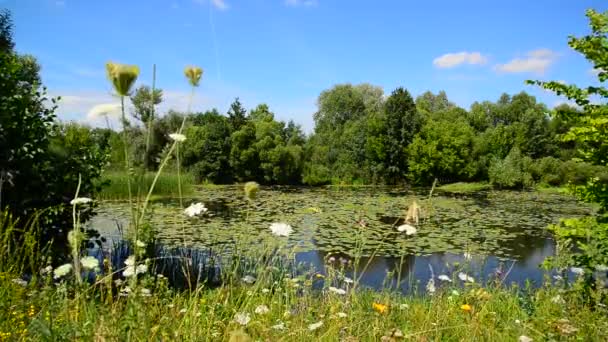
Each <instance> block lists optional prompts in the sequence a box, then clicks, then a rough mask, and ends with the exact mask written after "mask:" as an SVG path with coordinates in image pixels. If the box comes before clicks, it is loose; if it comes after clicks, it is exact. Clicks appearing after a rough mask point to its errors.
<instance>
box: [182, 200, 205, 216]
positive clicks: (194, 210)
mask: <svg viewBox="0 0 608 342" xmlns="http://www.w3.org/2000/svg"><path fill="white" fill-rule="evenodd" d="M207 210H208V209H207V208H205V205H204V204H203V203H200V202H199V203H193V204H191V205H190V206H189V207H188V208H186V209H184V213H185V214H186V215H187V216H189V217H194V216H198V215H200V214H202V213H206V212H207Z"/></svg>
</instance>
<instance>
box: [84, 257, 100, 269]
mask: <svg viewBox="0 0 608 342" xmlns="http://www.w3.org/2000/svg"><path fill="white" fill-rule="evenodd" d="M80 264H81V265H82V267H83V268H84V269H85V270H94V269H98V268H99V260H97V258H96V257H93V256H86V257H84V258H82V259H80Z"/></svg>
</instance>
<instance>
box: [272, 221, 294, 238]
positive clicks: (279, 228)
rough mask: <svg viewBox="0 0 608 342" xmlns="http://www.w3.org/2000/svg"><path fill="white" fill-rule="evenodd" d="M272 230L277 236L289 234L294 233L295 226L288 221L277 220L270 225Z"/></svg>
mask: <svg viewBox="0 0 608 342" xmlns="http://www.w3.org/2000/svg"><path fill="white" fill-rule="evenodd" d="M270 231H271V232H272V234H274V235H276V236H289V234H291V233H293V228H291V226H290V225H288V224H287V223H281V222H278V223H277V222H275V223H273V224H271V225H270Z"/></svg>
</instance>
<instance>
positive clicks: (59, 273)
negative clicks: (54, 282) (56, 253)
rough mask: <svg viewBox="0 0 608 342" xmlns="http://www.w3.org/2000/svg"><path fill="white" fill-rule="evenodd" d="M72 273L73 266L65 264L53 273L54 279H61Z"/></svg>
mask: <svg viewBox="0 0 608 342" xmlns="http://www.w3.org/2000/svg"><path fill="white" fill-rule="evenodd" d="M71 271H72V264H63V265H61V266H59V267H57V268H56V269H55V271H54V272H53V275H54V278H55V279H59V278H62V277H64V276H66V275H67V274H68V273H70V272H71Z"/></svg>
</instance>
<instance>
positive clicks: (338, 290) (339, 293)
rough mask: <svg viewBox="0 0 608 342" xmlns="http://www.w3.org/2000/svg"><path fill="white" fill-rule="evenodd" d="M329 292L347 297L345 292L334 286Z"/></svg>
mask: <svg viewBox="0 0 608 342" xmlns="http://www.w3.org/2000/svg"><path fill="white" fill-rule="evenodd" d="M329 292H333V293H335V294H338V295H345V294H346V291H345V290H343V289H339V288H337V287H333V286H330V287H329Z"/></svg>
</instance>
